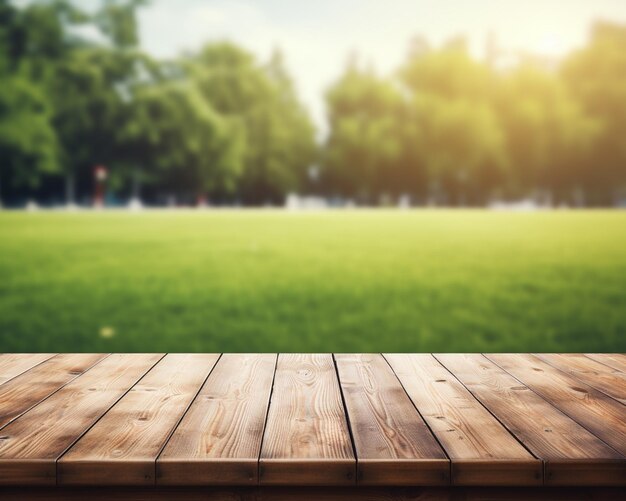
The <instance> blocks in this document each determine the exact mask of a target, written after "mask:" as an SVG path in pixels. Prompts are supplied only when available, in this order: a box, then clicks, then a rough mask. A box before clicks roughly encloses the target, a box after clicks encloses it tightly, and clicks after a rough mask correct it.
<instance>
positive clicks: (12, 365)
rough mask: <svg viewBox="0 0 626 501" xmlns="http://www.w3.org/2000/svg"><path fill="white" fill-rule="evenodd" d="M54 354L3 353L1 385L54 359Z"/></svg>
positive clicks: (0, 357)
mask: <svg viewBox="0 0 626 501" xmlns="http://www.w3.org/2000/svg"><path fill="white" fill-rule="evenodd" d="M53 356H54V353H15V354H14V353H3V354H2V355H0V384H4V383H6V382H7V381H9V380H10V379H13V378H14V377H15V376H19V375H20V374H22V373H23V372H26V371H27V370H28V369H31V368H33V367H35V366H36V365H39V364H40V363H42V362H45V361H46V360H48V359H49V358H52V357H53Z"/></svg>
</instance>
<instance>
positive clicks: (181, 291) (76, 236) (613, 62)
mask: <svg viewBox="0 0 626 501" xmlns="http://www.w3.org/2000/svg"><path fill="white" fill-rule="evenodd" d="M625 131H626V3H624V2H623V0H595V1H591V0H547V1H539V0H529V1H527V2H518V1H512V0H502V1H495V0H476V1H473V2H462V1H458V0H456V1H455V0H441V1H437V2H434V1H430V0H388V1H386V2H374V1H356V0H341V1H331V0H320V1H319V2H314V3H312V2H289V3H287V2H283V1H279V0H259V1H251V0H229V1H226V0H181V1H176V2H175V1H173V0H152V1H149V0H81V1H70V0H48V1H44V0H41V1H36V0H13V1H10V0H0V208H1V209H2V212H0V349H3V350H5V351H33V350H35V351H36V350H52V351H59V350H65V351H83V350H100V351H103V350H108V349H116V350H126V351H128V350H130V351H155V350H169V351H193V350H200V351H211V350H215V351H272V350H283V351H311V350H317V351H331V350H335V351H379V350H380V351H433V350H434V351H437V350H439V351H502V350H510V351H531V350H535V351H550V350H551V351H584V350H590V351H626V212H625V211H623V210H619V209H620V208H624V207H626V133H625ZM244 208H245V210H244ZM94 209H98V210H94ZM174 209H177V210H174ZM217 209H219V210H217ZM574 209H575V210H574Z"/></svg>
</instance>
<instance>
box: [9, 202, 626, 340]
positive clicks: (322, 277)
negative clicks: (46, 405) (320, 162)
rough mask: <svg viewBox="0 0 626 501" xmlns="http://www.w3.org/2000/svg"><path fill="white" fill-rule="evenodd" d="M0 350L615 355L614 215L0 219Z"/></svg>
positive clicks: (625, 237)
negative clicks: (562, 352)
mask: <svg viewBox="0 0 626 501" xmlns="http://www.w3.org/2000/svg"><path fill="white" fill-rule="evenodd" d="M0 350H2V351H87V350H94V351H107V350H112V351H278V350H280V351H324V352H327V351H417V352H419V351H622V352H626V212H592V211H589V212H538V213H495V212H487V211H433V210H424V211H339V212H317V213H290V212H279V211H212V212H211V211H198V212H193V211H189V212H150V213H139V214H126V213H74V214H65V213H8V212H5V213H0Z"/></svg>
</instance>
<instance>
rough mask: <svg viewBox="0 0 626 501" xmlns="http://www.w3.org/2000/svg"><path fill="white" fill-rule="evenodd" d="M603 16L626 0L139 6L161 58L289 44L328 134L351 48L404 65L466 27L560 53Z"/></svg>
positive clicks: (298, 77) (481, 39) (197, 1)
mask: <svg viewBox="0 0 626 501" xmlns="http://www.w3.org/2000/svg"><path fill="white" fill-rule="evenodd" d="M595 19H605V20H611V21H615V22H620V23H626V0H377V1H373V0H314V1H311V0H152V2H151V3H150V4H149V6H147V7H145V8H143V9H142V10H141V13H140V15H139V25H140V36H141V44H142V46H143V48H144V49H145V50H147V51H148V52H149V53H151V54H153V55H155V56H158V57H171V56H175V55H177V54H179V53H181V52H183V51H188V50H195V49H198V48H199V47H200V46H201V45H202V44H203V43H205V42H208V41H214V40H230V41H233V42H236V43H238V44H240V45H242V46H244V47H246V48H247V49H248V50H250V51H252V52H253V53H255V54H256V55H257V56H258V57H260V58H261V59H262V60H264V59H267V58H268V57H269V55H270V54H271V52H272V51H273V50H274V49H275V48H277V47H278V48H280V49H281V51H282V52H283V54H284V56H285V58H286V63H287V66H288V69H289V71H290V73H291V75H292V77H293V79H294V82H295V84H296V87H297V90H298V93H299V95H300V97H301V99H302V101H303V102H304V103H305V105H306V106H307V107H308V109H309V111H310V112H311V114H312V116H313V118H314V121H315V123H316V125H317V127H318V129H319V131H320V133H321V134H323V133H324V131H325V130H326V120H325V108H324V93H325V91H326V89H327V88H328V87H329V86H330V85H331V84H332V83H333V81H335V80H336V79H337V78H338V77H339V76H340V74H341V72H342V69H343V68H344V67H345V64H346V61H347V59H348V57H350V55H352V54H357V55H358V56H359V58H360V60H361V61H363V62H365V63H367V64H369V65H371V66H373V67H374V68H375V69H376V70H377V71H378V72H380V73H381V74H385V73H389V72H392V71H394V70H395V69H396V68H397V67H398V66H399V65H400V64H401V63H402V61H403V60H404V58H405V56H406V53H407V47H408V44H409V42H410V40H411V39H412V38H414V37H415V36H417V35H421V36H424V37H426V38H427V39H428V40H429V42H430V43H431V44H434V45H440V44H441V43H443V42H445V41H446V40H448V39H450V38H451V37H454V36H456V35H464V36H465V37H466V39H467V41H468V43H469V45H470V49H471V51H472V54H474V55H475V56H476V57H482V55H483V53H484V47H485V44H486V40H487V37H488V36H489V34H490V33H493V34H494V35H495V37H496V39H497V43H498V45H499V46H500V47H502V48H504V49H507V50H511V51H516V50H523V51H528V52H535V53H539V54H543V55H546V56H549V57H553V58H559V57H561V56H563V55H564V54H565V53H567V52H569V51H570V50H572V49H574V48H577V47H580V46H582V45H584V43H585V41H586V40H587V38H588V34H589V27H590V25H591V23H592V22H593V21H594V20H595Z"/></svg>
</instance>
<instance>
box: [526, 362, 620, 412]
mask: <svg viewBox="0 0 626 501" xmlns="http://www.w3.org/2000/svg"><path fill="white" fill-rule="evenodd" d="M535 356H536V357H537V358H539V359H541V360H543V361H544V362H548V363H549V364H550V365H551V366H553V367H556V368H557V369H559V370H560V371H563V372H565V373H567V374H569V375H570V376H573V377H575V378H576V379H578V380H579V381H582V382H583V383H586V384H588V385H589V386H593V387H594V388H595V389H596V390H600V391H601V392H602V393H604V394H605V395H608V396H610V397H612V398H614V399H615V400H618V401H619V402H621V403H622V404H626V373H623V372H621V371H618V370H617V369H613V368H611V367H609V366H607V365H604V364H602V363H600V362H597V361H595V360H592V359H590V358H588V357H586V356H584V355H580V354H563V355H562V354H559V353H549V354H539V353H537V354H535Z"/></svg>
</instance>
